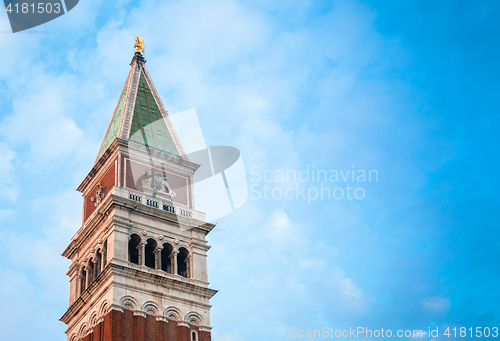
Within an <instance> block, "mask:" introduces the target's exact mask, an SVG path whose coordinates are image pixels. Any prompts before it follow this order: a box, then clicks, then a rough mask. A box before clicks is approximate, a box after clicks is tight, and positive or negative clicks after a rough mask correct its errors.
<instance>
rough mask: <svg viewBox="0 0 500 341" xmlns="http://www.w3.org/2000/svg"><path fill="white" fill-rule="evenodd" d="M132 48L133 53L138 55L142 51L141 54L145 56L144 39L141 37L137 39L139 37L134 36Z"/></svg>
mask: <svg viewBox="0 0 500 341" xmlns="http://www.w3.org/2000/svg"><path fill="white" fill-rule="evenodd" d="M134 48H135V52H139V53H140V52H141V50H142V54H145V53H144V38H143V37H141V39H139V37H138V36H137V35H136V36H135V45H134Z"/></svg>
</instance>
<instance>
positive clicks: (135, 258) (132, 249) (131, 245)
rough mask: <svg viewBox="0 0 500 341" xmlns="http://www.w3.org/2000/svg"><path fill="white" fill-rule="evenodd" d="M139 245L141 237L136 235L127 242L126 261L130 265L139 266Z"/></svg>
mask: <svg viewBox="0 0 500 341" xmlns="http://www.w3.org/2000/svg"><path fill="white" fill-rule="evenodd" d="M140 243H141V237H139V236H138V235H136V234H133V235H132V236H130V240H129V241H128V260H129V262H131V263H134V264H137V265H139V244H140Z"/></svg>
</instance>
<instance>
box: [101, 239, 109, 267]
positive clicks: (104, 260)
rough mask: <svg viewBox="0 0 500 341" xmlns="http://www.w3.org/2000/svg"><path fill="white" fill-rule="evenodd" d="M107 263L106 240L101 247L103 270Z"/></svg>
mask: <svg viewBox="0 0 500 341" xmlns="http://www.w3.org/2000/svg"><path fill="white" fill-rule="evenodd" d="M107 263H108V241H107V240H106V241H105V242H104V245H103V247H102V268H103V269H104V268H105V267H106V264H107Z"/></svg>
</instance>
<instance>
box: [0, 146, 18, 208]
mask: <svg viewBox="0 0 500 341" xmlns="http://www.w3.org/2000/svg"><path fill="white" fill-rule="evenodd" d="M15 157H16V154H15V152H14V151H13V150H12V149H10V148H9V146H8V145H7V144H5V143H1V142H0V192H1V193H2V199H4V200H10V201H15V200H16V199H17V196H18V194H19V189H18V186H17V185H16V183H15V182H14V173H15V167H14V163H13V162H14V160H15ZM4 212H7V211H4Z"/></svg>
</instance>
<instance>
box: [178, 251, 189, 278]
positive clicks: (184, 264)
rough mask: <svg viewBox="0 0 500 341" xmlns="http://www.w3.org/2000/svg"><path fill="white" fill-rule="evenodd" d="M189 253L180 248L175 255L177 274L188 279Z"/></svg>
mask: <svg viewBox="0 0 500 341" xmlns="http://www.w3.org/2000/svg"><path fill="white" fill-rule="evenodd" d="M188 261H189V251H188V250H186V249H185V248H183V247H181V248H180V249H179V254H178V255H177V274H179V275H181V276H182V277H186V278H189V264H188Z"/></svg>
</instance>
